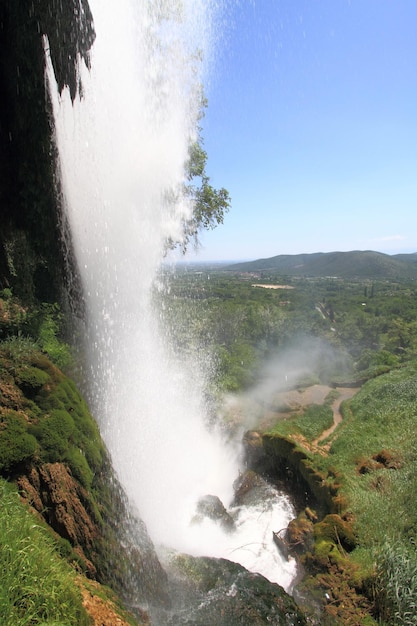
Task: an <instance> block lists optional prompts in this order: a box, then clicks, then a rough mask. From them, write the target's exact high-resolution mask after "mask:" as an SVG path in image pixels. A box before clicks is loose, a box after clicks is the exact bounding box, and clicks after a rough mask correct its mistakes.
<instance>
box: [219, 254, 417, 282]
mask: <svg viewBox="0 0 417 626" xmlns="http://www.w3.org/2000/svg"><path fill="white" fill-rule="evenodd" d="M223 270H227V271H235V272H269V271H273V272H279V273H282V274H285V275H287V276H308V277H316V278H317V277H326V276H334V277H338V278H347V279H352V278H370V279H374V278H378V279H391V280H393V279H394V280H395V279H399V278H408V279H414V278H417V262H416V254H399V255H395V256H390V255H388V254H383V253H382V252H373V251H371V250H365V251H360V250H354V251H351V252H316V253H314V254H294V255H288V254H281V255H278V256H274V257H270V258H268V259H258V260H255V261H247V262H245V263H235V264H233V265H228V266H226V267H224V268H223Z"/></svg>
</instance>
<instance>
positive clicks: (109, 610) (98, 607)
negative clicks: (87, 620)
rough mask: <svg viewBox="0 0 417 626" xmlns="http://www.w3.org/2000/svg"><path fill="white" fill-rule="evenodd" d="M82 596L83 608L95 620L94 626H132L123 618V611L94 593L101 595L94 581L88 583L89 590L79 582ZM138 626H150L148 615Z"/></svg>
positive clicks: (145, 615)
mask: <svg viewBox="0 0 417 626" xmlns="http://www.w3.org/2000/svg"><path fill="white" fill-rule="evenodd" d="M78 584H79V586H80V590H81V595H82V597H83V606H84V608H85V610H86V611H87V613H88V614H89V615H90V617H91V618H92V620H93V626H131V624H132V622H127V621H126V620H125V619H124V618H123V617H122V611H121V610H120V609H118V608H117V607H116V605H115V604H113V603H112V602H111V601H110V600H105V599H103V598H102V597H100V596H99V595H96V594H95V593H94V591H95V590H96V591H97V593H98V594H99V593H100V585H99V584H98V583H95V582H94V581H88V587H89V589H86V587H85V586H84V585H83V583H82V581H81V580H80V581H79V583H78ZM137 624H138V626H147V625H149V624H150V622H149V618H148V616H147V614H146V613H145V612H144V614H143V620H142V621H141V622H137Z"/></svg>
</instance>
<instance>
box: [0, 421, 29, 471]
mask: <svg viewBox="0 0 417 626" xmlns="http://www.w3.org/2000/svg"><path fill="white" fill-rule="evenodd" d="M37 449H38V442H37V441H36V438H35V437H34V436H33V435H31V434H29V433H28V432H27V423H26V420H25V418H24V417H23V416H22V415H21V414H20V413H17V412H16V411H6V412H5V413H3V414H2V415H1V417H0V472H1V473H2V475H3V476H6V477H7V476H9V475H11V474H13V473H14V472H15V471H16V470H17V469H18V468H19V467H21V466H22V465H23V464H24V463H26V462H28V461H29V460H31V459H33V457H34V455H35V453H36V451H37Z"/></svg>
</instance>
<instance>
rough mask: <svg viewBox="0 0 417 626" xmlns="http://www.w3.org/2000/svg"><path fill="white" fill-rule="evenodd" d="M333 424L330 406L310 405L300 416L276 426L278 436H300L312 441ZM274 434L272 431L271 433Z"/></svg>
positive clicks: (297, 415)
mask: <svg viewBox="0 0 417 626" xmlns="http://www.w3.org/2000/svg"><path fill="white" fill-rule="evenodd" d="M332 424H333V411H332V409H331V407H330V406H327V405H318V404H312V405H310V406H308V407H306V408H305V409H304V410H303V411H302V413H301V414H296V415H295V416H292V417H290V418H288V419H285V420H284V421H281V422H279V423H278V424H276V426H275V428H276V430H277V432H278V433H279V434H280V435H284V436H287V435H294V434H301V435H302V436H303V437H306V439H308V440H309V441H314V439H316V438H317V437H318V436H319V435H320V434H321V433H322V432H323V431H324V430H326V429H327V428H330V426H331V425H332ZM271 432H272V433H273V432H274V429H273V430H272V431H271Z"/></svg>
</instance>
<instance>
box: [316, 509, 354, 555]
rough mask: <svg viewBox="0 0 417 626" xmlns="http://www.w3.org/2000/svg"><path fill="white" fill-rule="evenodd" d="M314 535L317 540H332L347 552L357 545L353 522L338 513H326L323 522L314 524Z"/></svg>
mask: <svg viewBox="0 0 417 626" xmlns="http://www.w3.org/2000/svg"><path fill="white" fill-rule="evenodd" d="M314 537H315V540H316V542H319V541H322V540H328V541H332V542H333V543H335V544H338V545H339V546H341V548H342V549H343V550H346V551H347V552H350V551H351V550H353V549H354V548H355V546H356V537H355V534H354V532H353V528H352V525H351V523H350V522H348V521H346V520H344V519H343V518H342V517H340V515H336V514H331V515H326V517H325V518H324V519H323V520H322V521H321V522H319V523H317V524H315V525H314Z"/></svg>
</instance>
